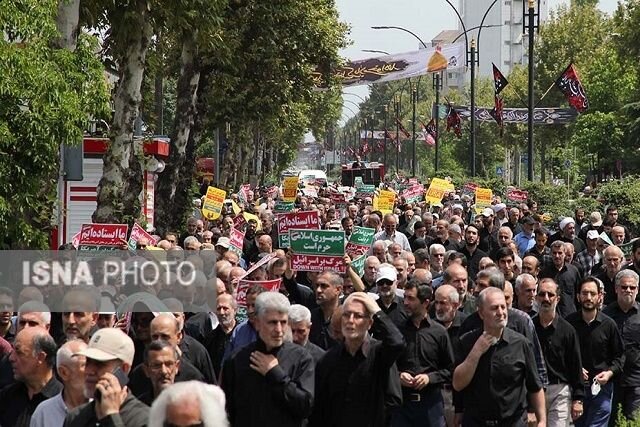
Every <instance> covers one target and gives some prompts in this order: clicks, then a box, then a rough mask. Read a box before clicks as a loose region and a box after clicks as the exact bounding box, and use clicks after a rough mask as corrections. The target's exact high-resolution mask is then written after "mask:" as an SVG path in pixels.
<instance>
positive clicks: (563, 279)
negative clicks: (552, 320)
mask: <svg viewBox="0 0 640 427" xmlns="http://www.w3.org/2000/svg"><path fill="white" fill-rule="evenodd" d="M539 278H540V279H547V278H550V279H553V280H554V281H555V282H556V283H557V284H558V288H559V289H561V290H562V295H561V296H560V301H559V302H558V307H557V310H558V313H559V314H560V316H562V317H564V318H566V317H567V316H568V315H569V314H571V313H573V312H575V311H576V304H575V299H576V289H577V288H578V284H579V283H580V272H579V271H578V269H577V268H576V267H575V266H573V265H570V264H565V265H564V266H563V267H562V269H561V270H558V268H557V267H556V266H555V264H553V263H551V264H550V265H547V266H545V267H544V268H543V269H542V270H541V271H540V277H539Z"/></svg>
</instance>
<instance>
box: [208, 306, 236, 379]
mask: <svg viewBox="0 0 640 427" xmlns="http://www.w3.org/2000/svg"><path fill="white" fill-rule="evenodd" d="M236 311H237V304H236V299H235V298H234V297H233V295H230V294H222V295H220V296H218V298H217V301H216V316H217V317H218V320H219V323H218V326H217V327H216V328H215V329H213V330H209V331H207V332H206V333H205V335H204V338H203V342H202V345H203V346H204V348H206V349H207V352H208V353H209V358H210V359H211V364H212V365H213V372H214V374H215V376H216V378H220V372H221V371H222V358H223V356H224V352H225V349H226V348H227V345H229V343H230V342H231V336H232V334H233V331H234V330H235V329H236V326H237V322H236ZM207 314H208V313H207Z"/></svg>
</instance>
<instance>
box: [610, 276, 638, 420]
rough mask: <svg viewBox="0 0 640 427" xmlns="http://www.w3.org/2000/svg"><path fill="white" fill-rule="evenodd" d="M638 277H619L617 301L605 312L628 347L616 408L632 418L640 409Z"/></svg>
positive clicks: (615, 397) (617, 280)
mask: <svg viewBox="0 0 640 427" xmlns="http://www.w3.org/2000/svg"><path fill="white" fill-rule="evenodd" d="M638 280H639V279H638V274H637V273H636V272H635V271H633V270H622V271H620V272H619V273H618V274H617V275H616V278H615V282H616V294H617V301H615V302H612V303H611V304H609V305H608V306H606V307H605V308H604V310H602V312H603V313H604V314H606V315H607V316H609V317H611V318H612V319H613V321H614V322H616V325H617V326H618V331H620V334H621V335H622V341H623V342H624V347H625V352H624V353H625V363H624V369H623V370H622V375H621V377H620V378H618V379H617V381H616V382H615V384H614V393H613V403H614V405H613V407H614V408H616V410H617V408H618V405H622V413H623V414H624V416H625V417H627V418H628V419H632V418H633V415H634V413H635V412H636V411H637V410H638V409H639V408H640V305H639V304H638V302H637V301H636V298H637V297H638Z"/></svg>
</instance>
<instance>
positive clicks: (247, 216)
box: [242, 212, 262, 230]
mask: <svg viewBox="0 0 640 427" xmlns="http://www.w3.org/2000/svg"><path fill="white" fill-rule="evenodd" d="M242 216H243V217H244V219H245V220H246V221H249V220H254V221H255V222H257V223H258V227H257V228H256V230H262V221H261V220H260V218H259V217H258V215H254V214H251V213H249V212H242Z"/></svg>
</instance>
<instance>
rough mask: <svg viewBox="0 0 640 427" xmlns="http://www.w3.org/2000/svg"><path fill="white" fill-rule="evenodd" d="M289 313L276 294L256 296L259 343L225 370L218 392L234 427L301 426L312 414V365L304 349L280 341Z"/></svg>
mask: <svg viewBox="0 0 640 427" xmlns="http://www.w3.org/2000/svg"><path fill="white" fill-rule="evenodd" d="M289 307H290V304H289V301H288V300H287V297H285V296H284V295H282V294H280V293H276V292H263V293H262V294H260V295H259V296H258V298H257V299H256V326H257V330H258V339H257V340H256V341H254V342H252V343H250V344H248V345H247V346H245V347H243V348H241V349H240V350H238V351H237V352H236V353H235V354H234V355H233V356H231V359H229V360H227V361H226V362H225V364H224V367H223V369H222V389H223V390H224V392H225V395H226V398H227V413H228V415H229V421H230V422H231V424H232V425H233V426H236V427H245V426H246V427H249V426H256V425H262V426H279V427H281V426H282V427H288V426H292V427H293V426H302V425H303V421H304V419H305V418H307V417H308V416H309V414H310V412H311V406H312V404H313V393H314V374H315V372H314V369H313V365H314V363H313V359H312V358H311V355H310V354H309V353H308V352H307V351H306V350H305V349H303V348H302V347H300V346H298V345H297V344H294V343H291V342H286V341H285V340H284V336H285V330H286V328H287V323H288V313H289Z"/></svg>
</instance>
